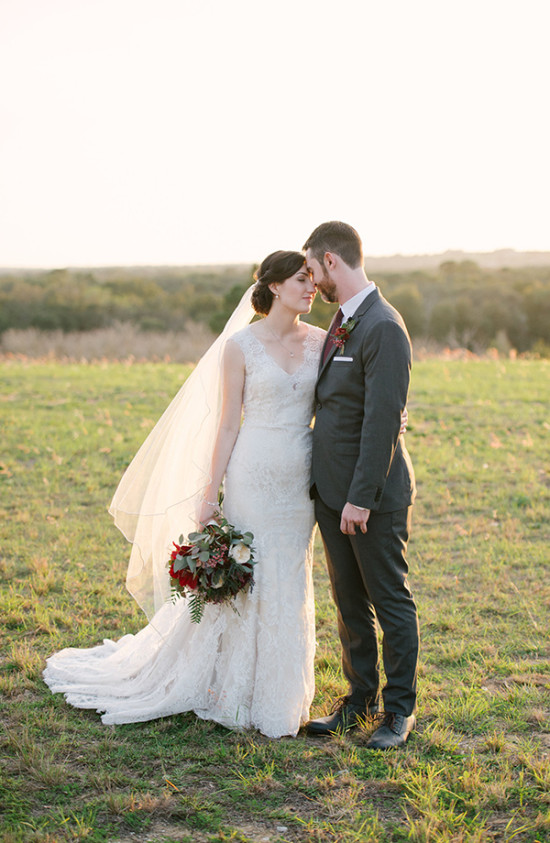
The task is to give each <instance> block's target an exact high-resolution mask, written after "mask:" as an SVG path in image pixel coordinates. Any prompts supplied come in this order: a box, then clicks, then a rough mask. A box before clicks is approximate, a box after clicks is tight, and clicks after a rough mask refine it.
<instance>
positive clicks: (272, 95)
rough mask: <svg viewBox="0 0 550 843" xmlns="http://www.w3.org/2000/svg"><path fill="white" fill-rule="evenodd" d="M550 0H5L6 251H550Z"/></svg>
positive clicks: (15, 258)
mask: <svg viewBox="0 0 550 843" xmlns="http://www.w3.org/2000/svg"><path fill="white" fill-rule="evenodd" d="M549 24H550V3H549V2H548V0H521V2H519V0H460V2H458V0H455V2H448V1H447V0H394V1H393V2H392V0H277V2H273V0H267V2H265V0H231V2H229V0H0V78H1V80H2V82H1V87H0V120H1V123H0V126H1V129H0V266H3V267H10V266H14V267H15V266H27V267H34V266H37V267H38V266H40V267H53V266H94V265H117V264H122V265H128V264H189V263H225V262H238V263H241V262H254V261H258V260H261V258H262V257H264V256H265V255H266V254H267V253H269V252H271V251H273V250H274V249H277V248H290V249H294V248H298V249H299V248H301V246H302V243H303V242H304V240H305V238H306V237H307V235H308V234H309V233H310V231H311V229H312V228H313V227H314V226H315V225H317V224H318V223H319V222H323V221H325V220H328V219H343V220H345V221H347V222H349V223H351V224H352V225H354V226H355V227H356V228H357V229H358V230H359V231H360V233H361V235H362V237H363V240H364V245H365V251H366V253H367V254H371V255H391V254H395V253H402V254H417V253H425V252H441V251H444V250H446V249H448V248H451V249H464V250H466V251H492V250H493V249H498V248H506V247H508V248H514V249H517V250H550V213H549V197H550V166H549V150H550V119H549V117H548V85H549V80H550V51H549V50H548V33H549V31H550V27H549Z"/></svg>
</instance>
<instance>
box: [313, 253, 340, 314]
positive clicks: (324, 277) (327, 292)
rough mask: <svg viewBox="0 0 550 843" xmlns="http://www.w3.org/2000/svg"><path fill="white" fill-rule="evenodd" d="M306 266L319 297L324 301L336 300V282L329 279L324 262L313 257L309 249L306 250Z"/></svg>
mask: <svg viewBox="0 0 550 843" xmlns="http://www.w3.org/2000/svg"><path fill="white" fill-rule="evenodd" d="M306 267H307V269H308V272H309V274H310V276H311V280H312V281H313V283H314V284H315V287H316V288H317V290H318V291H319V293H320V294H321V298H322V299H323V301H326V302H331V303H333V302H337V301H338V293H337V291H336V284H335V283H334V281H333V280H332V279H331V277H330V275H329V274H328V272H327V269H326V267H325V266H324V264H321V263H319V261H318V260H317V259H316V258H314V257H313V255H312V254H311V249H308V250H307V252H306Z"/></svg>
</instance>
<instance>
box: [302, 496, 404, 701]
mask: <svg viewBox="0 0 550 843" xmlns="http://www.w3.org/2000/svg"><path fill="white" fill-rule="evenodd" d="M411 510H412V507H408V508H406V509H403V510H399V511H397V512H384V513H377V512H374V511H371V514H370V517H369V521H368V524H367V533H366V534H363V533H362V532H361V531H360V530H359V528H357V534H356V535H355V536H348V535H344V533H342V532H341V530H340V518H341V513H340V512H338V511H336V510H334V509H330V508H329V507H328V506H326V504H325V503H323V501H322V500H321V499H320V498H319V497H318V495H317V496H316V497H315V514H316V517H317V522H318V524H319V528H320V530H321V536H322V538H323V543H324V546H325V554H326V559H327V566H328V571H329V575H330V580H331V584H332V593H333V596H334V601H335V603H336V608H337V610H338V632H339V635H340V641H341V644H342V667H343V671H344V676H345V677H346V679H347V680H348V682H349V685H350V690H349V694H350V700H349V701H350V702H351V703H353V704H355V705H361V706H363V705H365V703H366V704H367V705H376V704H378V703H379V698H380V690H379V684H380V670H379V664H380V662H379V654H378V631H377V621H378V624H379V625H380V628H381V629H382V655H383V662H384V671H385V674H386V684H385V686H384V688H383V691H382V697H383V700H384V709H385V711H391V712H394V713H396V714H403V715H406V716H408V715H409V714H412V713H413V712H414V711H415V709H416V682H417V666H418V646H419V633H418V616H417V611H416V604H415V602H414V600H413V597H412V594H411V591H410V589H409V585H408V582H407V574H408V565H407V560H406V558H405V553H406V550H407V542H408V539H409V532H410V524H411Z"/></svg>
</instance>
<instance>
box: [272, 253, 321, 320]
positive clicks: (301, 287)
mask: <svg viewBox="0 0 550 843" xmlns="http://www.w3.org/2000/svg"><path fill="white" fill-rule="evenodd" d="M274 292H276V293H278V295H279V298H278V299H276V301H278V302H279V303H280V304H281V305H282V306H283V307H287V308H288V309H289V310H292V311H294V312H295V313H309V311H310V310H311V305H312V304H313V299H314V298H315V284H314V283H313V280H312V278H311V276H310V274H309V272H308V271H307V269H306V267H305V264H304V266H303V267H302V268H301V269H299V270H298V272H296V273H295V274H294V275H291V276H290V278H287V279H286V281H282V282H281V284H275V285H274Z"/></svg>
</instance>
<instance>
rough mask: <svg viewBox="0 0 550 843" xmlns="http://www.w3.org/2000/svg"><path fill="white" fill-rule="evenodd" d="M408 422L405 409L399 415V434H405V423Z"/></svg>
mask: <svg viewBox="0 0 550 843" xmlns="http://www.w3.org/2000/svg"><path fill="white" fill-rule="evenodd" d="M408 420H409V414H408V412H407V408H406V407H405V409H404V410H403V412H402V413H401V427H400V428H399V433H405V431H406V430H407V422H408Z"/></svg>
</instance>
